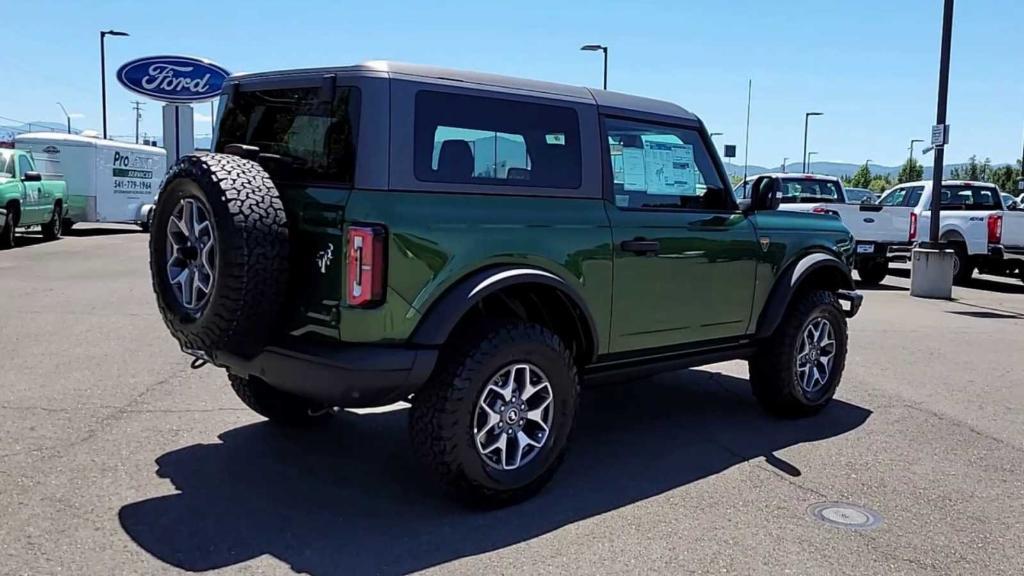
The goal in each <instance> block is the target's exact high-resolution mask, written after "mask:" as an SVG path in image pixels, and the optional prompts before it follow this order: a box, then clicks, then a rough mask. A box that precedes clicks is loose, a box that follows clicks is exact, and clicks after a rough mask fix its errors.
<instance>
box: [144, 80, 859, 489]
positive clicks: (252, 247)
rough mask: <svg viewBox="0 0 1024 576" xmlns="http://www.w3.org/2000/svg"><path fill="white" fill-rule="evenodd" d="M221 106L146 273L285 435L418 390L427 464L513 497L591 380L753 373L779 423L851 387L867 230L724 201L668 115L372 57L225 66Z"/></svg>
mask: <svg viewBox="0 0 1024 576" xmlns="http://www.w3.org/2000/svg"><path fill="white" fill-rule="evenodd" d="M220 109H221V112H220V115H219V118H218V120H217V127H216V136H215V143H214V148H215V149H214V153H212V154H209V155H205V156H187V157H185V158H183V159H181V160H180V161H179V162H178V163H177V164H176V165H175V166H174V167H173V168H172V169H171V170H170V172H169V174H168V175H167V178H166V180H165V182H164V184H163V185H162V189H161V191H160V195H159V201H158V204H157V206H156V212H155V216H154V222H153V231H152V238H151V245H150V257H151V272H152V280H153V286H154V290H155V292H156V297H157V302H158V305H159V308H160V311H161V313H162V315H163V318H164V320H165V321H166V324H167V327H168V328H169V329H170V331H171V333H172V334H173V335H174V336H175V338H177V340H178V342H179V343H180V344H181V347H182V349H183V350H184V351H185V352H186V353H188V354H190V355H192V356H194V357H195V358H196V359H195V360H194V361H193V366H199V365H202V364H204V363H207V362H208V363H211V364H213V365H216V366H219V367H222V368H224V369H225V370H226V371H227V373H228V378H229V380H230V383H231V386H232V388H233V389H234V391H235V392H236V393H237V394H238V396H239V397H240V398H241V400H242V401H243V402H244V403H245V404H246V405H248V406H249V407H250V408H252V409H253V410H255V411H256V412H257V413H259V414H261V415H263V416H265V417H267V418H269V419H270V420H272V421H275V422H278V423H282V424H288V425H305V424H312V423H314V422H318V421H322V420H323V419H324V417H325V416H327V415H329V414H330V412H331V409H332V408H335V407H341V408H356V407H371V406H383V405H387V404H391V403H394V402H397V401H407V402H409V403H410V404H411V409H410V410H409V418H410V426H409V430H410V434H411V442H412V445H413V446H414V448H415V451H416V452H417V453H418V454H419V455H420V456H421V457H422V459H423V460H424V461H425V462H426V463H427V464H428V465H429V467H430V468H432V469H433V470H434V471H435V472H436V473H437V474H438V475H439V476H440V477H441V478H442V479H443V480H444V482H445V484H447V485H448V486H450V487H451V488H453V489H454V492H455V494H456V495H457V496H460V497H462V498H465V499H468V500H470V501H474V502H477V503H484V504H490V505H501V504H507V503H510V502H514V501H516V500H520V499H523V498H525V497H528V496H529V495H531V494H533V493H535V492H536V491H537V490H539V489H540V488H541V487H542V486H543V485H544V484H545V483H546V482H547V481H548V480H549V479H550V478H551V476H552V475H553V474H554V472H555V469H556V468H557V467H558V464H559V462H560V461H561V460H562V458H563V456H564V454H565V449H566V445H567V443H568V441H569V436H570V433H571V431H572V429H573V421H574V419H575V414H576V407H577V403H578V400H579V394H580V389H581V386H582V387H585V385H586V384H588V383H592V382H596V381H599V380H607V379H617V380H623V379H638V378H641V377H643V376H645V375H649V374H653V373H657V372H664V371H670V370H678V369H681V368H686V367H692V366H698V365H702V364H708V363H712V362H720V361H724V360H732V359H745V360H747V361H748V362H749V364H750V383H751V387H752V389H753V394H754V395H755V396H756V397H757V399H758V400H759V401H760V402H761V403H762V404H763V405H764V407H765V408H766V409H767V410H769V411H770V412H772V413H775V414H778V415H781V416H784V417H798V416H806V415H810V414H814V413H816V412H818V411H819V410H821V409H822V408H823V407H824V406H825V405H826V404H827V403H828V402H829V400H830V399H831V398H832V396H833V394H834V393H835V390H836V386H837V385H838V384H839V380H840V378H841V376H842V372H843V366H844V363H845V360H846V349H847V327H846V318H847V317H850V316H853V315H854V314H856V312H857V310H858V308H859V306H860V302H861V297H860V295H859V294H857V293H856V292H855V291H854V290H853V286H854V285H853V281H852V279H851V276H850V268H849V265H850V262H851V258H852V256H853V254H852V251H853V246H854V244H853V238H852V237H851V235H850V233H849V231H847V229H846V228H844V227H843V224H842V222H840V221H839V220H838V219H836V218H832V217H828V216H821V215H816V214H802V213H795V212H784V211H776V210H775V208H776V207H777V206H778V203H779V191H778V190H777V189H774V185H773V184H772V180H771V179H767V178H766V179H764V180H761V181H757V182H755V183H754V184H753V190H754V191H753V194H752V195H751V198H749V199H746V200H741V201H737V200H736V199H734V197H733V195H732V193H731V190H730V186H729V180H728V177H727V175H726V172H725V169H724V167H723V165H722V162H721V160H720V159H719V157H718V155H717V154H716V153H715V149H714V146H713V145H712V143H711V139H710V138H709V136H708V132H707V130H706V129H705V127H704V125H703V123H702V122H701V121H700V119H698V118H697V117H696V116H695V115H693V114H691V113H690V112H687V111H686V110H684V109H682V108H680V107H678V106H675V105H673V104H670V103H667V102H661V101H657V100H650V99H646V98H639V97H635V96H627V95H624V94H618V93H614V92H605V91H599V90H590V89H587V88H580V87H574V86H563V85H558V84H550V83H545V82H536V81H530V80H520V79H513V78H507V77H501V76H493V75H487V74H477V73H467V72H457V71H452V70H443V69H438V68H431V67H422V66H411V65H404V64H393V63H383V62H374V63H368V64H364V65H359V66H351V67H341V68H325V69H310V70H290V71H282V72H270V73H259V74H246V75H239V76H234V77H232V78H231V79H230V80H229V82H228V83H227V84H226V86H225V92H224V94H223V96H222V100H221V106H220ZM636 386H637V388H636V390H637V393H643V388H642V386H643V384H642V382H641V383H638V384H637V385H636Z"/></svg>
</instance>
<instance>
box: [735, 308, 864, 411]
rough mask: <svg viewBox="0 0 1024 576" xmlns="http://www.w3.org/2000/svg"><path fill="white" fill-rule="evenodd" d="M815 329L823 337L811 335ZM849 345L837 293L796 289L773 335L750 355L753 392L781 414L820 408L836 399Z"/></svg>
mask: <svg viewBox="0 0 1024 576" xmlns="http://www.w3.org/2000/svg"><path fill="white" fill-rule="evenodd" d="M822 326H827V327H828V332H827V333H822V332H821V331H822V330H825V328H823V327H822ZM815 327H817V328H818V329H819V330H818V331H816V330H815ZM815 334H817V335H819V336H822V337H821V338H812V336H814V335H815ZM829 340H830V341H831V344H829V343H828V341H829ZM846 345H847V326H846V316H844V315H843V312H842V308H840V306H839V300H838V299H837V298H836V295H835V294H834V293H832V292H828V291H825V290H811V291H807V292H803V293H801V294H798V295H796V296H795V297H794V301H793V302H792V303H791V304H790V307H789V310H788V311H787V313H786V315H785V317H784V318H783V319H782V322H781V323H780V324H779V326H778V327H777V328H776V329H775V333H774V334H773V335H772V336H771V339H769V340H768V341H767V342H765V344H763V345H762V347H761V349H760V350H758V352H757V353H756V354H755V355H754V357H753V358H752V359H751V360H750V363H749V367H750V386H751V389H752V391H753V392H754V396H755V397H756V398H757V400H758V402H760V403H761V406H762V407H763V408H764V409H765V410H766V411H767V412H769V413H771V414H774V415H776V416H780V417H783V418H801V417H805V416H811V415H813V414H817V413H818V412H820V411H821V410H822V409H823V408H824V407H825V406H826V405H828V403H829V402H830V401H831V400H832V397H833V396H834V395H835V392H836V387H838V386H839V382H840V380H841V379H842V376H843V369H844V368H845V366H846ZM826 356H830V360H829V361H827V363H826V362H825V361H824V359H825V358H826ZM802 366H803V367H804V368H803V369H801V367H802ZM811 370H813V373H812V372H811ZM822 370H824V374H821V371H822ZM819 375H820V376H821V377H820V378H819ZM808 377H810V379H809V380H808Z"/></svg>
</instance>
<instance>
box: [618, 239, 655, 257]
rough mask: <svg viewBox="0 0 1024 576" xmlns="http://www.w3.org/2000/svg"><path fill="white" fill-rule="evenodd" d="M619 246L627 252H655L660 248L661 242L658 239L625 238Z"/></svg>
mask: <svg viewBox="0 0 1024 576" xmlns="http://www.w3.org/2000/svg"><path fill="white" fill-rule="evenodd" d="M619 246H620V247H622V249H623V250H625V251H626V252H632V253H634V254H654V253H656V252H657V251H658V249H659V248H661V243H660V242H658V241H657V240H644V239H643V238H636V239H634V240H623V241H622V243H621V244H619Z"/></svg>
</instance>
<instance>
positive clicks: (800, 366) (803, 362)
mask: <svg viewBox="0 0 1024 576" xmlns="http://www.w3.org/2000/svg"><path fill="white" fill-rule="evenodd" d="M835 357H836V338H835V333H834V332H833V330H832V323H831V322H829V320H828V318H824V317H820V316H819V317H817V318H814V319H812V320H811V321H810V322H808V323H807V327H806V328H804V333H803V335H802V336H801V338H800V341H799V342H798V344H797V354H796V375H797V380H799V382H800V388H802V389H803V391H804V393H805V394H810V393H813V392H817V391H818V390H819V389H821V387H822V386H824V385H825V382H827V381H828V377H829V374H831V373H832V362H833V360H835Z"/></svg>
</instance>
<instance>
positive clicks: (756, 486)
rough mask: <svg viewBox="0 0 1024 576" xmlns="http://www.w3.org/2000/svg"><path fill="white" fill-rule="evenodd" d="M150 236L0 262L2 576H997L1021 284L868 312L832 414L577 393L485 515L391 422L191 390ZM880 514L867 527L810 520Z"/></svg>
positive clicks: (218, 380)
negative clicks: (564, 426)
mask: <svg viewBox="0 0 1024 576" xmlns="http://www.w3.org/2000/svg"><path fill="white" fill-rule="evenodd" d="M146 243H147V236H145V235H143V234H140V233H138V232H136V231H133V230H132V229H130V228H124V229H120V230H117V229H110V228H108V229H96V228H86V229H83V230H81V231H80V232H79V233H78V234H77V235H76V236H74V237H69V238H65V239H63V240H60V241H57V242H51V243H43V242H41V241H39V240H37V239H32V238H30V239H28V241H27V242H25V243H23V245H22V246H21V247H19V248H16V249H15V250H12V251H7V252H3V253H0V350H2V355H0V574H57V573H64V574H163V573H179V572H182V571H212V570H215V571H217V572H216V573H225V574H282V573H284V574H287V573H292V572H299V573H309V574H317V575H320V574H372V573H381V574H398V573H407V572H414V571H419V570H426V571H431V572H435V573H454V574H483V573H490V574H519V573H528V574H538V573H540V574H565V573H577V574H627V573H628V574H635V573H644V574H649V573H664V574H688V573H695V574H703V573H739V574H756V573H772V574H781V573H792V574H1021V573H1024V371H1022V370H1021V362H1022V358H1024V356H1022V353H1024V352H1022V351H1024V284H1021V283H1020V282H1017V281H1010V280H1002V279H996V278H990V277H982V278H981V279H979V280H978V281H977V282H976V283H975V284H974V286H972V287H971V288H956V289H955V291H954V295H955V296H956V297H957V299H958V300H957V301H955V302H939V301H924V300H918V299H912V298H910V296H909V295H908V293H907V288H908V287H909V280H908V278H907V276H908V274H907V272H906V270H902V271H898V272H899V274H898V275H897V276H895V277H891V278H890V279H889V280H887V282H886V283H885V284H884V285H883V286H882V287H881V288H880V289H877V290H871V291H866V292H865V294H866V297H865V303H864V307H863V311H862V312H861V314H860V315H859V316H858V317H857V318H855V319H854V320H852V321H851V343H850V355H849V359H848V362H847V369H846V375H845V378H844V381H843V384H842V386H841V387H840V389H839V394H838V400H837V401H836V402H834V403H833V405H832V406H830V407H829V408H828V409H827V410H826V411H825V412H824V413H823V414H822V415H820V416H819V417H817V418H814V419H810V420H804V421H796V422H788V421H778V420H774V419H772V418H769V417H767V416H765V415H763V414H762V413H761V412H760V411H759V409H758V408H757V406H756V405H755V403H754V400H753V398H752V397H751V395H750V394H749V392H748V386H747V381H746V366H745V365H744V364H741V363H736V362H733V363H725V364H718V365H715V366H710V367H706V368H703V369H699V370H692V371H685V372H678V373H673V374H668V375H663V376H659V377H657V378H654V379H651V380H646V381H643V382H636V383H632V384H630V385H622V386H609V387H603V388H599V389H592V390H586V391H585V392H584V395H583V397H582V405H581V412H580V416H579V421H578V427H577V430H576V436H575V441H574V444H573V446H572V448H571V451H570V454H569V456H568V459H567V461H566V464H565V466H564V467H563V468H562V470H561V472H560V473H559V475H558V476H557V477H556V478H555V480H554V481H553V482H552V484H551V485H550V486H549V487H548V489H547V490H545V491H544V492H543V493H542V494H541V495H540V496H539V497H537V498H535V499H534V500H532V501H529V502H527V503H526V504H523V505H520V506H517V507H513V508H509V509H505V510H501V511H497V512H475V511H469V510H466V509H463V508H459V507H457V506H455V505H453V504H452V503H450V502H449V501H448V500H447V499H445V498H444V496H443V495H442V494H441V493H440V492H439V490H438V489H437V488H436V487H435V486H434V485H433V484H432V480H431V478H430V476H428V475H427V474H425V473H421V472H420V471H419V470H418V468H417V466H416V465H415V463H414V461H413V459H412V454H411V453H410V450H409V445H408V442H407V439H406V431H405V414H404V409H402V408H401V407H396V408H394V409H386V410H380V411H372V412H362V413H358V414H357V413H351V412H344V413H342V414H340V415H339V416H337V417H336V418H334V419H333V421H332V422H331V423H330V424H329V425H328V426H327V427H326V428H325V429H322V430H319V431H305V432H284V431H281V430H278V429H276V428H274V427H272V426H270V425H268V424H266V423H264V422H263V421H262V420H261V419H260V418H259V417H257V416H256V415H255V414H253V413H251V412H249V411H248V410H247V409H246V408H244V407H243V406H242V404H241V403H240V402H239V401H238V400H237V399H236V398H235V397H234V395H233V394H232V393H231V391H230V390H229V388H228V386H227V385H226V379H225V377H224V375H223V373H221V372H220V371H218V370H216V369H213V368H204V369H202V370H191V369H189V366H188V359H187V358H186V357H185V356H183V355H182V354H181V353H180V352H179V351H178V349H177V347H176V346H175V344H174V341H173V339H172V338H171V337H170V336H169V335H168V333H167V331H166V330H165V328H164V326H163V324H162V322H161V320H160V317H159V316H158V314H157V311H156V307H155V304H154V300H153V296H152V292H151V290H150V287H149V277H148V270H147V256H146ZM835 501H838V502H847V503H852V504H856V505H859V506H864V507H866V508H868V509H870V510H872V511H874V512H877V514H878V516H879V518H880V520H881V523H880V525H878V526H877V527H876V528H874V529H870V530H852V529H845V528H837V527H833V526H830V525H826V524H825V523H822V522H820V521H818V520H815V519H813V518H812V517H811V516H810V515H809V513H808V509H809V508H810V507H812V506H813V505H815V504H817V503H821V502H835Z"/></svg>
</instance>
